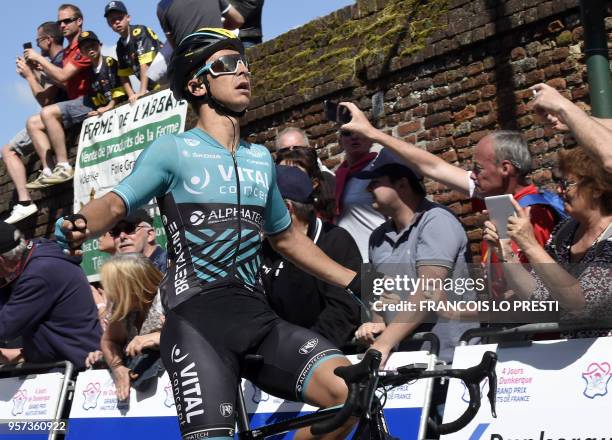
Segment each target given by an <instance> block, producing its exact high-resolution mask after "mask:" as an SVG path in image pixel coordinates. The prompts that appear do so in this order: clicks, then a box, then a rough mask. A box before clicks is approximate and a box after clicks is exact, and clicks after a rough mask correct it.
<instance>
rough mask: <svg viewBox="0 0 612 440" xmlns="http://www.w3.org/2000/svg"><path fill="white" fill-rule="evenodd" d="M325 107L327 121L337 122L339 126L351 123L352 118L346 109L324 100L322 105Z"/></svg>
mask: <svg viewBox="0 0 612 440" xmlns="http://www.w3.org/2000/svg"><path fill="white" fill-rule="evenodd" d="M323 105H324V107H325V117H326V118H327V120H328V121H332V122H338V123H340V124H346V123H348V122H351V119H352V118H353V117H352V116H351V112H350V111H349V109H348V108H346V107H345V106H343V105H338V103H337V102H334V101H328V100H325V102H324V103H323Z"/></svg>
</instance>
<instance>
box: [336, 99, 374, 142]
mask: <svg viewBox="0 0 612 440" xmlns="http://www.w3.org/2000/svg"><path fill="white" fill-rule="evenodd" d="M340 105H342V106H344V107H346V108H348V109H349V111H350V112H351V120H350V122H347V123H346V124H344V125H342V126H340V130H347V131H350V132H352V133H358V134H360V135H362V136H365V137H367V138H369V137H371V136H372V134H373V132H375V131H376V128H374V127H373V126H372V124H370V121H369V120H368V118H367V116H366V115H365V114H364V113H363V112H362V111H361V110H359V107H357V106H356V105H355V104H353V103H352V102H341V103H340Z"/></svg>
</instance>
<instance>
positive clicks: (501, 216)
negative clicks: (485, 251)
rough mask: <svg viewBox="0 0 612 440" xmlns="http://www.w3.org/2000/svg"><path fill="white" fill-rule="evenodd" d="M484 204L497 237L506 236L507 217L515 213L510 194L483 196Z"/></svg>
mask: <svg viewBox="0 0 612 440" xmlns="http://www.w3.org/2000/svg"><path fill="white" fill-rule="evenodd" d="M485 205H487V211H489V218H490V219H491V221H492V222H493V224H494V225H495V227H496V228H497V235H498V236H499V238H508V217H510V216H511V215H514V214H515V211H514V205H512V195H510V194H504V195H503V196H492V197H485Z"/></svg>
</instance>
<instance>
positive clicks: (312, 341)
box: [299, 338, 319, 354]
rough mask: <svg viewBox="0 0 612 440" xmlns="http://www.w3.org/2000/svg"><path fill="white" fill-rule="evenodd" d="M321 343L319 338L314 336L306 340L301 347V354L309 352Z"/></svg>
mask: <svg viewBox="0 0 612 440" xmlns="http://www.w3.org/2000/svg"><path fill="white" fill-rule="evenodd" d="M317 344H319V339H317V338H312V339H309V340H308V341H306V343H305V344H304V345H302V346H301V347H300V349H299V352H300V354H308V353H310V352H311V351H312V350H314V348H315V347H316V346H317Z"/></svg>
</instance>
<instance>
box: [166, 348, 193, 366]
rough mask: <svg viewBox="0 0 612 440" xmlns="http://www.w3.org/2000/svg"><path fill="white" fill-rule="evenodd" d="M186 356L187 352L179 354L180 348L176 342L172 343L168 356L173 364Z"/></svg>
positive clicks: (181, 360)
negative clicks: (170, 352) (170, 353)
mask: <svg viewBox="0 0 612 440" xmlns="http://www.w3.org/2000/svg"><path fill="white" fill-rule="evenodd" d="M187 356H189V353H187V354H185V355H183V356H181V349H180V348H178V346H177V345H176V344H175V345H174V347H172V355H171V356H170V358H171V359H172V363H173V364H178V363H181V362H183V361H184V360H185V358H186V357H187Z"/></svg>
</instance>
